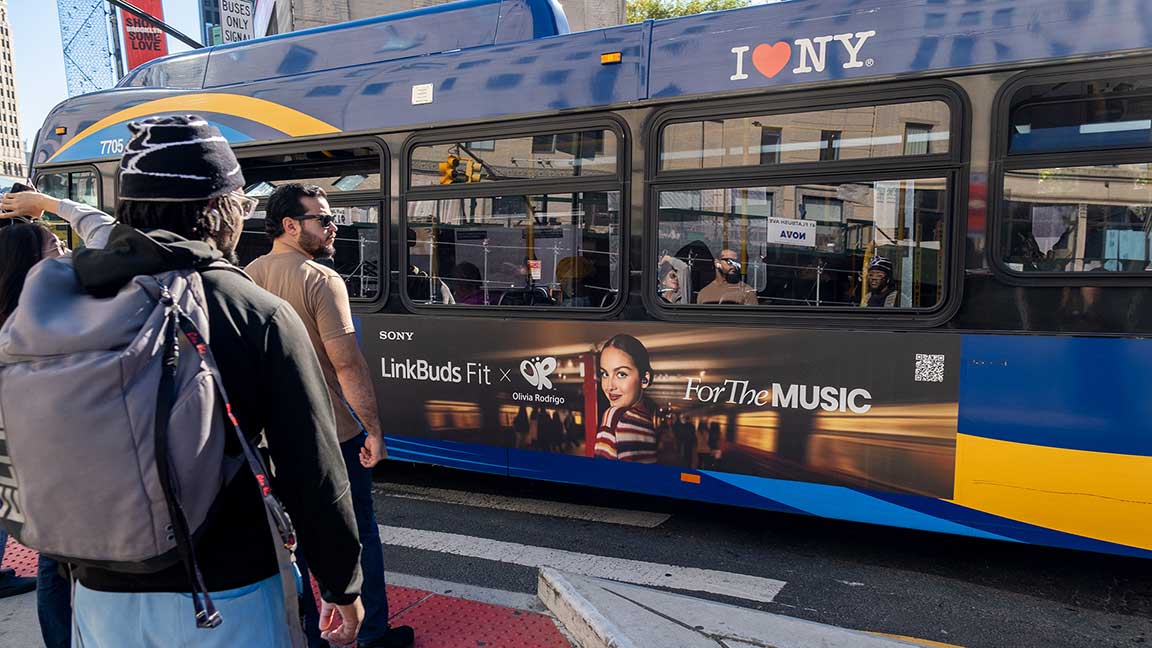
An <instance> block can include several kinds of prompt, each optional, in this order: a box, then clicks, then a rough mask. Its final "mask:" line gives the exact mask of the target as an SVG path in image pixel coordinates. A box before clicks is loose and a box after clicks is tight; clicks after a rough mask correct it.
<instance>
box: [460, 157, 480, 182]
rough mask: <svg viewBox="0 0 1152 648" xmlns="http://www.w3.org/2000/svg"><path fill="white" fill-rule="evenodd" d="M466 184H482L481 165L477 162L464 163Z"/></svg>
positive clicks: (468, 161) (467, 161)
mask: <svg viewBox="0 0 1152 648" xmlns="http://www.w3.org/2000/svg"><path fill="white" fill-rule="evenodd" d="M464 182H480V163H479V162H477V161H475V160H466V161H465V162H464Z"/></svg>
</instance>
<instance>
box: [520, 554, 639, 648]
mask: <svg viewBox="0 0 1152 648" xmlns="http://www.w3.org/2000/svg"><path fill="white" fill-rule="evenodd" d="M536 595H537V596H538V597H540V601H541V602H543V603H544V605H545V606H546V607H547V608H548V609H549V610H551V612H552V614H554V615H556V618H557V619H559V620H560V623H561V624H562V625H563V626H564V628H565V629H566V630H567V631H568V634H569V635H571V637H572V639H573V640H574V641H575V642H576V646H577V648H640V647H639V646H637V645H636V644H634V643H633V642H632V640H631V639H628V638H627V635H625V634H624V631H623V630H622V629H621V628H620V627H619V626H617V625H616V624H615V623H612V622H611V621H609V620H608V619H607V618H605V617H604V615H603V614H600V611H599V610H597V609H596V607H595V606H594V605H592V604H591V603H590V602H589V601H588V600H587V599H586V598H584V596H583V595H582V594H580V593H579V592H578V591H576V588H575V587H573V585H572V583H570V582H569V581H568V579H567V578H565V577H564V575H563V574H562V573H560V572H558V571H556V570H555V569H552V568H550V567H541V568H540V571H539V576H538V578H537V583H536Z"/></svg>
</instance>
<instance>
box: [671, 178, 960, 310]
mask: <svg viewBox="0 0 1152 648" xmlns="http://www.w3.org/2000/svg"><path fill="white" fill-rule="evenodd" d="M947 186H948V183H947V179H946V178H944V177H930V178H915V179H903V180H875V181H857V182H844V183H831V182H821V183H806V184H787V185H777V186H770V185H768V186H739V187H723V188H716V189H692V190H668V191H661V192H660V193H659V199H658V212H657V226H658V232H659V233H658V236H659V242H658V245H659V247H660V250H659V252H658V259H657V263H656V272H657V277H656V286H657V287H656V290H657V297H658V299H660V300H661V302H662V303H663V304H665V305H669V306H683V305H689V304H713V305H726V306H741V305H743V306H760V307H768V306H782V307H803V308H808V307H820V308H827V307H844V308H847V307H890V308H891V307H895V308H917V309H920V308H925V309H927V308H933V307H935V306H937V305H938V304H939V303H940V301H941V299H942V298H943V277H944V250H945V249H946V248H945V244H946V242H945V240H944V234H945V231H946V222H947V219H946V213H947V205H948V200H947V193H948V192H947Z"/></svg>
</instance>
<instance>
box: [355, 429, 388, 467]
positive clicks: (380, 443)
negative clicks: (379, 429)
mask: <svg viewBox="0 0 1152 648" xmlns="http://www.w3.org/2000/svg"><path fill="white" fill-rule="evenodd" d="M387 458H388V448H385V447H384V436H383V435H381V434H369V435H368V436H367V437H366V438H365V439H364V447H363V448H360V465H361V466H364V467H365V468H371V467H373V466H375V465H376V464H378V463H380V460H381V459H387Z"/></svg>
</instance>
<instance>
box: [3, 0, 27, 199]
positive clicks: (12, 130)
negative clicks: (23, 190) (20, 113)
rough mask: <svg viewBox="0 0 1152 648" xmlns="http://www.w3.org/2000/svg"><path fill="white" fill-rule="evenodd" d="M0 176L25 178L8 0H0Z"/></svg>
mask: <svg viewBox="0 0 1152 648" xmlns="http://www.w3.org/2000/svg"><path fill="white" fill-rule="evenodd" d="M0 176H7V177H9V178H25V177H27V176H28V166H27V165H26V164H25V157H24V144H23V140H22V139H21V138H20V121H19V119H18V118H17V112H16V75H15V74H14V73H13V71H12V27H11V25H9V24H8V0H0Z"/></svg>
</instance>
